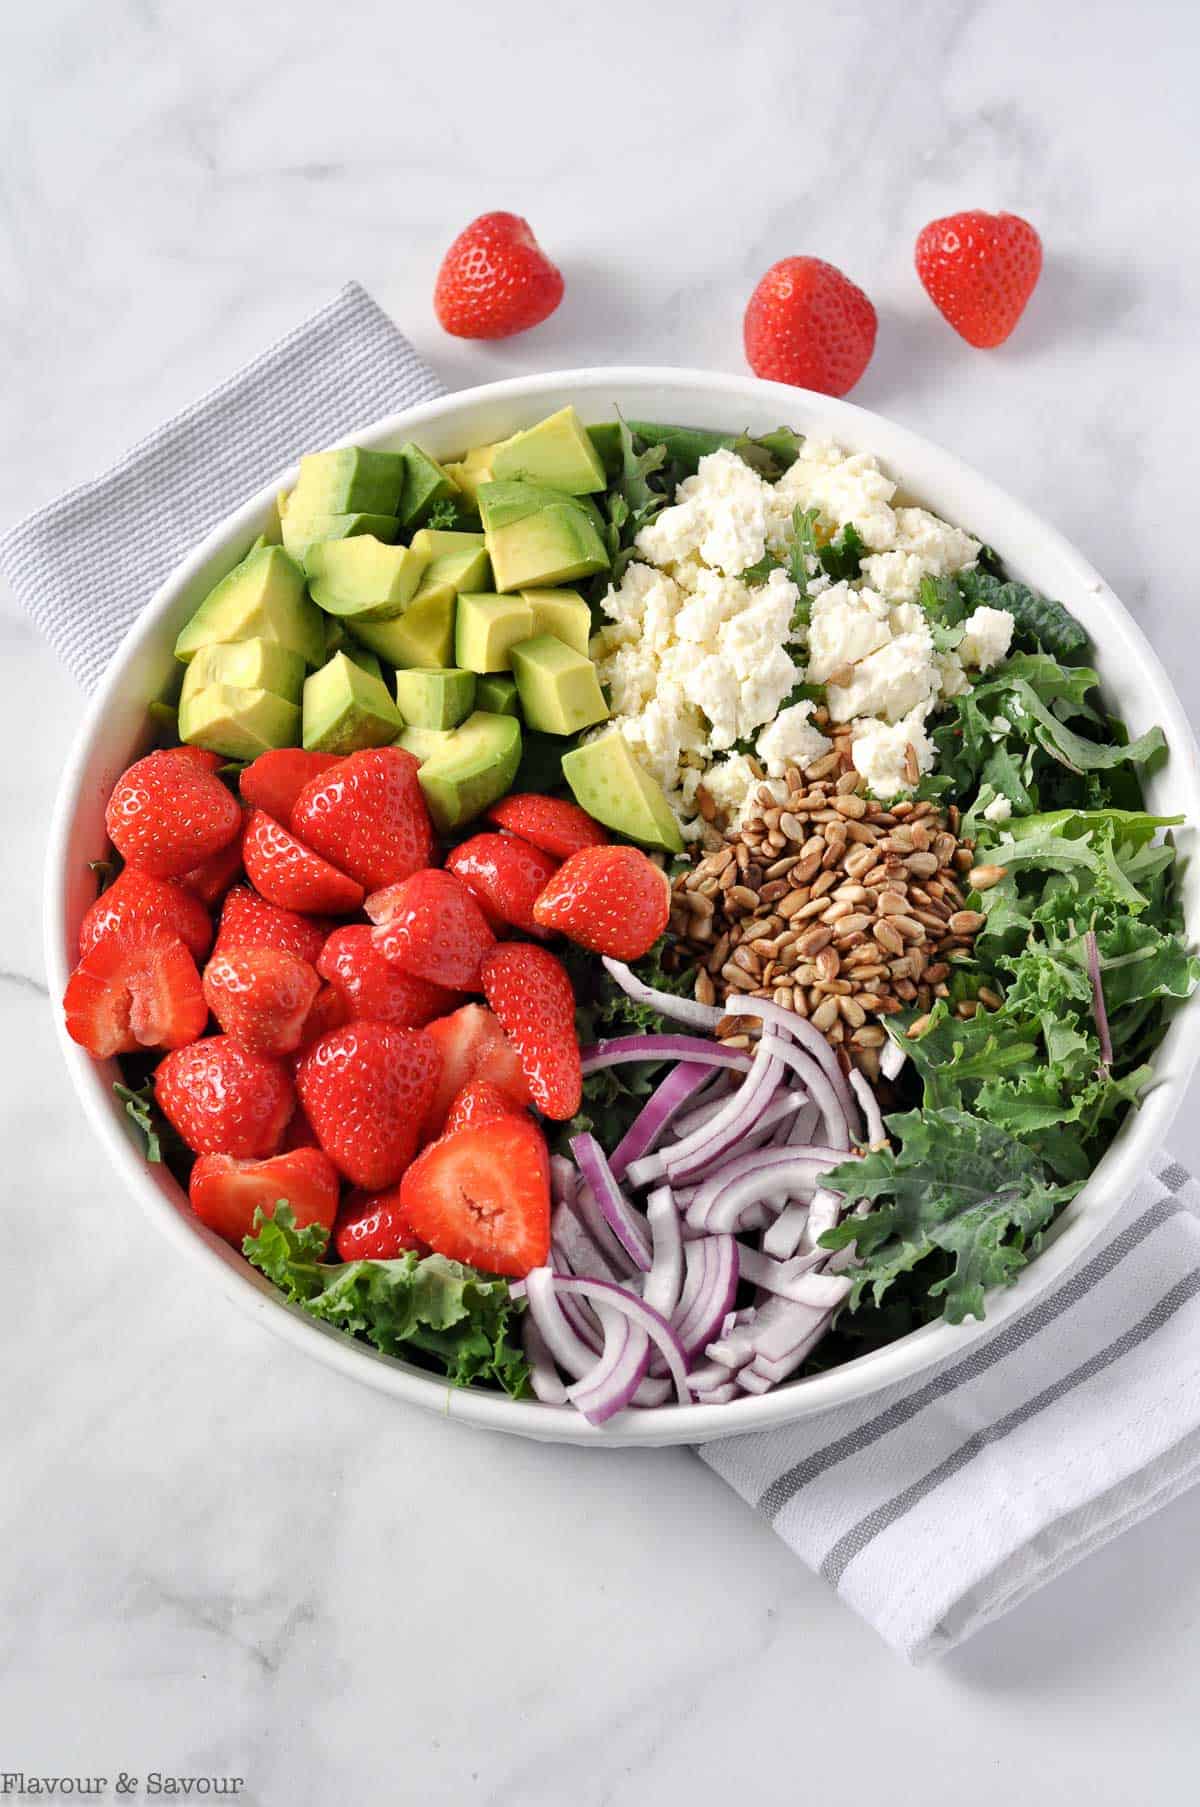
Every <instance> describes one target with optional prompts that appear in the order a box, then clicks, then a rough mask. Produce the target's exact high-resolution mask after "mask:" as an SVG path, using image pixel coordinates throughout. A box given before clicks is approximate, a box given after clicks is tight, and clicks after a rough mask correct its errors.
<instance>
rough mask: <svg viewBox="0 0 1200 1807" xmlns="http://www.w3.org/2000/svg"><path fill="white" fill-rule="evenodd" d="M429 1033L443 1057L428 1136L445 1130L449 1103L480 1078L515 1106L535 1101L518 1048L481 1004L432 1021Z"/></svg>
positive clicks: (427, 1122)
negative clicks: (522, 1068)
mask: <svg viewBox="0 0 1200 1807" xmlns="http://www.w3.org/2000/svg"><path fill="white" fill-rule="evenodd" d="M425 1033H426V1034H427V1035H428V1036H430V1037H431V1038H432V1040H433V1041H434V1043H435V1044H436V1046H437V1050H438V1053H439V1054H440V1055H441V1057H442V1066H441V1072H440V1075H439V1077H438V1083H437V1088H436V1090H435V1092H434V1094H433V1097H432V1099H431V1100H430V1105H429V1110H428V1112H427V1114H426V1118H425V1129H424V1133H425V1135H426V1136H430V1137H432V1136H440V1135H441V1133H442V1129H443V1127H444V1125H445V1122H446V1114H447V1112H448V1111H449V1109H450V1106H451V1105H452V1104H453V1102H454V1100H455V1098H456V1097H457V1096H458V1094H459V1093H460V1092H461V1091H462V1089H463V1087H464V1086H467V1085H470V1084H471V1083H472V1082H473V1081H475V1080H480V1079H482V1080H486V1081H487V1083H488V1084H489V1085H493V1086H495V1088H496V1090H497V1091H498V1092H499V1093H500V1095H501V1097H502V1098H506V1099H507V1100H508V1102H509V1104H510V1105H511V1107H512V1109H513V1110H514V1111H522V1110H524V1109H525V1107H526V1105H529V1104H532V1102H533V1099H532V1097H531V1095H530V1091H529V1086H528V1084H527V1082H526V1079H525V1075H524V1073H523V1072H522V1071H521V1062H520V1060H519V1059H518V1058H517V1053H516V1050H515V1048H513V1047H512V1046H511V1044H510V1043H509V1042H508V1040H507V1039H506V1037H505V1034H504V1031H503V1029H502V1028H501V1027H500V1024H499V1023H498V1022H497V1021H496V1018H495V1017H494V1016H493V1015H492V1013H491V1011H490V1010H487V1009H485V1008H484V1006H483V1005H482V1004H464V1005H463V1007H462V1009H461V1010H456V1011H455V1012H454V1013H453V1015H451V1016H443V1017H439V1019H438V1021H437V1022H436V1023H430V1024H429V1027H428V1028H427V1029H426V1031H425Z"/></svg>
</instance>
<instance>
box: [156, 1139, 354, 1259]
mask: <svg viewBox="0 0 1200 1807" xmlns="http://www.w3.org/2000/svg"><path fill="white" fill-rule="evenodd" d="M340 1192H341V1181H340V1180H339V1178H338V1171H337V1168H336V1167H335V1166H334V1164H333V1162H332V1161H331V1160H330V1159H329V1156H328V1155H327V1154H322V1153H321V1150H320V1149H319V1148H293V1149H289V1150H288V1152H287V1153H286V1154H277V1155H271V1156H270V1157H269V1158H268V1159H267V1160H265V1161H252V1160H236V1159H235V1158H234V1156H233V1155H228V1154H203V1155H201V1156H200V1158H199V1160H198V1161H197V1162H196V1164H195V1166H194V1167H193V1168H192V1172H191V1178H190V1179H189V1181H188V1197H189V1199H190V1200H191V1203H192V1210H193V1211H194V1212H195V1213H196V1216H197V1217H198V1218H200V1220H201V1222H202V1223H206V1224H207V1225H208V1227H209V1229H210V1230H215V1231H216V1233H217V1235H218V1236H223V1237H224V1238H225V1240H226V1242H231V1243H232V1244H233V1246H234V1248H235V1249H240V1248H241V1246H242V1239H243V1238H244V1237H246V1236H249V1235H250V1234H251V1233H252V1231H253V1229H254V1214H255V1212H256V1211H261V1212H262V1214H263V1216H264V1217H274V1215H275V1207H276V1205H278V1204H285V1205H290V1206H291V1208H292V1214H293V1216H294V1217H295V1220H296V1224H297V1227H298V1228H300V1229H303V1228H304V1226H305V1224H310V1223H321V1224H324V1225H325V1227H326V1229H327V1230H332V1229H333V1221H334V1218H335V1217H336V1216H337V1208H338V1196H339V1194H340Z"/></svg>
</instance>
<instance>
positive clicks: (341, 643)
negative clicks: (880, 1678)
mask: <svg viewBox="0 0 1200 1807" xmlns="http://www.w3.org/2000/svg"><path fill="white" fill-rule="evenodd" d="M325 622H326V626H327V628H328V630H329V631H328V633H327V634H326V635H325V659H326V661H328V660H329V659H332V657H333V655H334V653H345V655H346V657H347V658H348V659H353V660H354V663H355V664H356V665H361V666H362V668H363V670H364V671H369V672H370V674H371V676H372V677H373V678H382V677H383V666H382V665H381V664H380V663H379V660H378V659H377V658H376V656H375V654H374V653H373V652H369V651H368V650H367V648H366V647H365V646H360V645H359V644H358V641H357V640H355V639H354V638H353V637H352V636H351V635H350V634H348V633H347V632H346V630H345V628H344V627H343V626H342V624H341V622H340V621H338V620H336V619H335V618H334V617H333V616H332V615H327V616H326V617H325ZM384 681H385V683H386V679H385V680H384Z"/></svg>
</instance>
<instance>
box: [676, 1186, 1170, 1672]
mask: <svg viewBox="0 0 1200 1807" xmlns="http://www.w3.org/2000/svg"><path fill="white" fill-rule="evenodd" d="M700 1455H701V1457H702V1458H703V1460H704V1461H705V1462H707V1463H708V1465H709V1466H710V1467H711V1468H713V1469H715V1470H716V1472H717V1473H718V1474H719V1475H721V1476H722V1477H723V1479H725V1480H726V1481H728V1482H729V1483H730V1485H731V1486H733V1487H735V1488H736V1489H737V1491H738V1492H739V1493H740V1494H741V1495H742V1498H743V1499H745V1500H747V1501H749V1503H750V1504H751V1505H752V1506H754V1507H756V1508H757V1510H758V1511H759V1512H761V1513H763V1514H764V1516H765V1517H767V1518H768V1519H770V1521H771V1524H772V1525H773V1526H774V1528H775V1530H776V1531H777V1532H778V1533H779V1535H780V1536H781V1537H782V1538H783V1539H784V1541H785V1542H786V1543H787V1544H788V1545H789V1546H790V1547H791V1548H792V1549H793V1550H795V1552H796V1554H797V1555H798V1556H800V1557H801V1558H802V1560H803V1561H804V1562H806V1563H807V1564H808V1566H809V1567H810V1568H812V1569H815V1570H816V1571H817V1572H818V1573H819V1574H821V1575H823V1576H824V1578H825V1579H826V1580H827V1581H828V1582H829V1583H830V1585H831V1586H833V1587H835V1588H836V1589H837V1591H838V1593H839V1594H840V1595H841V1597H842V1599H844V1600H845V1601H847V1602H848V1604H849V1605H851V1606H853V1607H854V1608H855V1610H856V1611H857V1612H859V1613H861V1614H862V1616H863V1617H864V1618H865V1619H867V1620H869V1621H870V1623H871V1624H872V1625H873V1626H874V1627H875V1629H876V1631H878V1632H879V1633H880V1635H881V1636H882V1637H884V1638H885V1639H886V1640H887V1642H888V1643H889V1644H891V1645H892V1646H893V1648H894V1649H896V1650H897V1651H899V1652H900V1653H901V1654H902V1655H903V1656H905V1657H907V1658H908V1659H909V1660H910V1661H911V1662H920V1661H922V1660H923V1659H925V1658H927V1657H930V1656H937V1655H939V1654H941V1653H942V1652H944V1651H947V1650H951V1649H953V1648H954V1646H955V1645H956V1644H960V1643H962V1641H963V1640H964V1639H965V1638H968V1637H970V1636H971V1634H972V1633H973V1632H975V1631H978V1629H979V1628H980V1626H981V1625H986V1624H987V1622H988V1621H989V1620H990V1619H994V1618H997V1617H998V1616H999V1615H1000V1614H1001V1613H1003V1612H1007V1611H1008V1609H1009V1608H1010V1607H1013V1606H1016V1605H1017V1604H1018V1603H1019V1602H1020V1601H1021V1600H1023V1599H1024V1598H1025V1597H1026V1595H1027V1594H1031V1593H1032V1592H1033V1591H1034V1589H1035V1588H1038V1587H1041V1586H1042V1584H1043V1583H1044V1582H1046V1581H1049V1580H1051V1579H1052V1578H1053V1577H1054V1576H1055V1575H1058V1574H1061V1572H1062V1571H1063V1570H1064V1569H1067V1568H1070V1567H1071V1565H1072V1563H1075V1562H1078V1561H1079V1560H1080V1558H1081V1557H1083V1556H1086V1555H1088V1553H1089V1552H1090V1551H1092V1550H1095V1549H1098V1548H1099V1546H1100V1545H1101V1544H1104V1543H1107V1542H1108V1540H1109V1539H1110V1538H1112V1537H1115V1536H1117V1534H1118V1533H1119V1532H1121V1531H1123V1530H1125V1529H1126V1527H1127V1526H1129V1525H1133V1524H1136V1523H1137V1522H1138V1520H1139V1519H1142V1518H1145V1517H1146V1516H1147V1514H1149V1513H1151V1512H1153V1511H1155V1510H1156V1509H1157V1508H1158V1507H1159V1506H1162V1505H1165V1504H1166V1502H1167V1501H1168V1500H1171V1499H1173V1498H1174V1497H1175V1495H1176V1494H1178V1493H1182V1492H1183V1490H1184V1489H1185V1488H1186V1487H1190V1486H1192V1485H1193V1483H1195V1482H1196V1481H1197V1480H1200V1187H1197V1185H1196V1182H1195V1180H1193V1179H1192V1177H1191V1175H1190V1174H1189V1173H1187V1172H1186V1171H1185V1169H1184V1168H1182V1167H1180V1166H1179V1165H1177V1164H1176V1163H1175V1162H1174V1161H1172V1160H1171V1159H1170V1158H1169V1157H1168V1156H1161V1157H1160V1158H1159V1159H1158V1160H1156V1161H1155V1162H1154V1164H1153V1167H1152V1170H1151V1171H1150V1172H1149V1173H1147V1174H1146V1176H1145V1177H1144V1179H1143V1180H1142V1181H1141V1183H1140V1185H1139V1186H1138V1187H1137V1188H1136V1189H1135V1191H1134V1193H1133V1196H1132V1197H1131V1198H1130V1199H1129V1201H1128V1203H1127V1204H1126V1205H1125V1206H1124V1207H1123V1209H1122V1210H1121V1212H1120V1213H1119V1215H1118V1216H1117V1217H1116V1219H1115V1220H1114V1221H1113V1222H1112V1223H1111V1224H1110V1225H1109V1226H1108V1227H1107V1229H1106V1231H1105V1232H1104V1234H1103V1236H1102V1237H1101V1238H1100V1239H1099V1240H1098V1241H1097V1242H1096V1243H1094V1244H1093V1245H1092V1246H1091V1247H1090V1248H1089V1249H1088V1250H1087V1251H1086V1253H1085V1254H1084V1255H1083V1256H1082V1257H1081V1258H1080V1260H1079V1261H1078V1262H1077V1263H1076V1265H1075V1266H1074V1267H1073V1268H1072V1269H1070V1270H1069V1271H1068V1272H1067V1273H1066V1274H1065V1275H1064V1276H1063V1278H1062V1279H1061V1280H1060V1281H1059V1282H1058V1284H1057V1285H1056V1286H1055V1288H1054V1290H1053V1291H1052V1292H1050V1293H1048V1294H1047V1295H1046V1296H1045V1297H1043V1298H1041V1299H1039V1300H1037V1301H1035V1302H1034V1303H1033V1304H1031V1305H1030V1306H1029V1307H1028V1309H1027V1310H1026V1311H1024V1312H1023V1313H1021V1314H1020V1315H1019V1316H1017V1317H1015V1318H1012V1319H1010V1320H1009V1321H1008V1322H1006V1323H1005V1324H1003V1325H1002V1326H1000V1327H999V1328H998V1329H997V1330H996V1331H995V1333H994V1334H993V1335H991V1336H985V1337H983V1338H981V1339H980V1340H979V1341H978V1342H973V1343H972V1344H971V1346H970V1348H969V1349H967V1350H965V1351H964V1352H963V1354H962V1355H960V1356H957V1357H955V1356H951V1357H949V1358H948V1359H947V1360H945V1361H944V1362H943V1363H942V1364H941V1365H940V1366H939V1367H938V1368H936V1369H933V1370H932V1371H927V1372H925V1373H922V1374H919V1375H917V1376H915V1377H914V1378H912V1379H911V1380H908V1381H906V1382H904V1383H901V1384H898V1385H896V1386H893V1387H889V1388H888V1389H887V1390H886V1391H884V1392H880V1393H874V1394H872V1395H871V1397H870V1398H869V1399H865V1400H863V1401H862V1402H861V1403H857V1404H854V1405H849V1406H843V1407H840V1408H838V1409H837V1410H835V1411H832V1412H830V1413H828V1414H827V1415H823V1416H822V1417H821V1418H819V1419H809V1420H806V1421H803V1422H801V1423H798V1424H795V1425H792V1426H787V1427H784V1428H782V1429H780V1430H771V1431H764V1432H761V1433H754V1434H752V1435H750V1436H746V1437H730V1438H728V1439H725V1440H723V1441H721V1442H717V1443H709V1444H706V1445H704V1446H703V1447H702V1448H701V1450H700Z"/></svg>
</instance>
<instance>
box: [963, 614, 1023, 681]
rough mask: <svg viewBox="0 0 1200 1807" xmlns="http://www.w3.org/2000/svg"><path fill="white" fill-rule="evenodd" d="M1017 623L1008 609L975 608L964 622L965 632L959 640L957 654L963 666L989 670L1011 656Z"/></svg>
mask: <svg viewBox="0 0 1200 1807" xmlns="http://www.w3.org/2000/svg"><path fill="white" fill-rule="evenodd" d="M1015 625H1016V623H1015V622H1014V621H1013V618H1012V616H1011V615H1010V614H1009V612H1008V610H1007V609H988V608H980V609H976V610H975V613H974V614H973V615H968V616H967V619H966V620H965V621H964V623H963V627H964V629H965V632H964V633H963V637H962V639H961V640H960V641H959V646H958V656H959V658H960V659H961V660H962V662H963V664H964V665H973V666H975V667H977V668H978V670H980V671H990V670H991V669H992V666H993V665H999V663H1000V661H1001V659H1005V658H1007V657H1008V649H1009V647H1010V646H1011V645H1012V637H1013V628H1014V627H1015Z"/></svg>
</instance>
